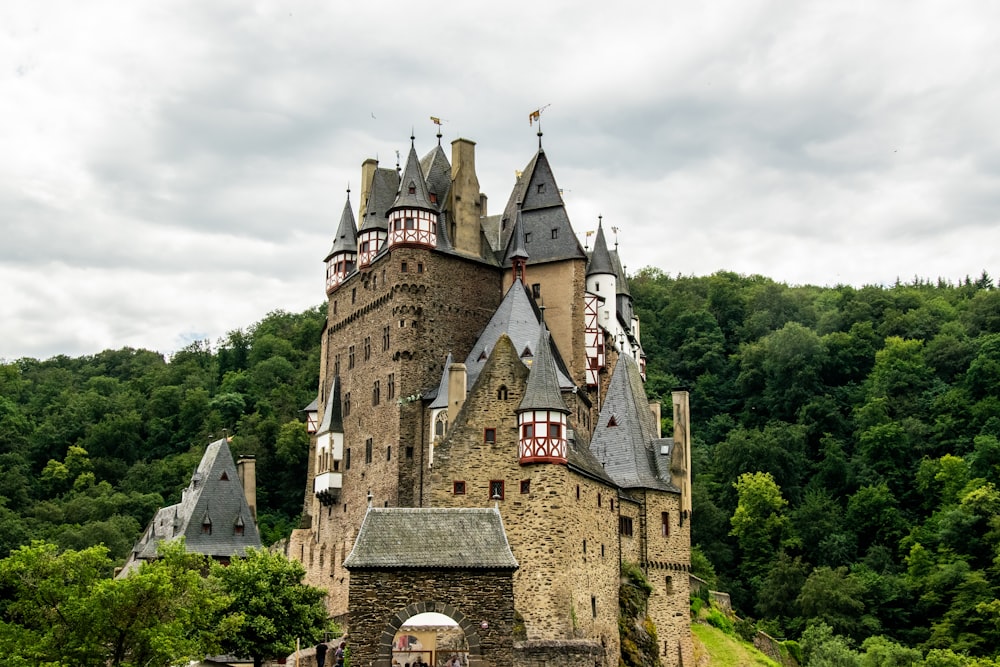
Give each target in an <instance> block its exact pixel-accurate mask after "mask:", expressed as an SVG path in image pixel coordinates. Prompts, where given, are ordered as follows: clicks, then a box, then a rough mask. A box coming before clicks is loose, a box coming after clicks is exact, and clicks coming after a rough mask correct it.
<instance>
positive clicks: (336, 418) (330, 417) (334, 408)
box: [316, 375, 344, 434]
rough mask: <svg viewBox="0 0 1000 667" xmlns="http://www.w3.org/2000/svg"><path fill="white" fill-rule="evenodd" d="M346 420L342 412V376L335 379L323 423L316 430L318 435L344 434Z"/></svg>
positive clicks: (324, 412) (327, 401)
mask: <svg viewBox="0 0 1000 667" xmlns="http://www.w3.org/2000/svg"><path fill="white" fill-rule="evenodd" d="M343 432H344V418H343V416H342V415H341V412H340V376H339V375H336V376H334V378H333V386H332V387H330V393H329V394H327V397H326V409H325V410H323V421H322V422H321V423H320V425H319V429H317V430H316V433H317V434H323V433H343Z"/></svg>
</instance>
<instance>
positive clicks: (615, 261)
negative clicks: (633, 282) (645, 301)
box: [611, 249, 632, 296]
mask: <svg viewBox="0 0 1000 667" xmlns="http://www.w3.org/2000/svg"><path fill="white" fill-rule="evenodd" d="M611 265H612V266H614V267H615V275H616V276H618V280H617V281H616V282H615V287H616V288H617V291H618V293H619V294H624V295H626V296H632V293H631V292H630V291H629V289H628V278H627V277H626V276H625V269H624V268H623V267H622V260H621V256H620V255H619V254H618V250H617V249H615V250H612V251H611Z"/></svg>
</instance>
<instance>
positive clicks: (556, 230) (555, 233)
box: [552, 227, 559, 239]
mask: <svg viewBox="0 0 1000 667" xmlns="http://www.w3.org/2000/svg"><path fill="white" fill-rule="evenodd" d="M552 238H554V239H557V238H559V228H558V227H553V228H552Z"/></svg>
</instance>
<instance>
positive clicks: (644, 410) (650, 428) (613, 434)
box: [590, 355, 680, 493]
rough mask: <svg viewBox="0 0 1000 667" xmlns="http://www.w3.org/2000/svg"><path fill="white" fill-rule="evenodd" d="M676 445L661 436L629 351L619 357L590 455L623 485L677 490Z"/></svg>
mask: <svg viewBox="0 0 1000 667" xmlns="http://www.w3.org/2000/svg"><path fill="white" fill-rule="evenodd" d="M612 418H613V420H614V421H613V422H612ZM672 445H673V441H672V440H671V439H669V438H658V437H657V430H656V417H655V416H654V415H653V413H652V411H651V410H650V409H649V401H648V399H647V398H646V392H645V390H644V388H643V383H642V376H641V375H640V372H639V366H638V365H637V364H636V362H635V360H633V359H632V358H631V357H629V356H627V355H622V356H620V357H618V364H617V365H616V366H615V370H614V373H613V374H612V375H611V382H610V383H609V385H608V392H607V395H606V396H605V397H604V404H603V405H602V406H601V414H600V416H598V421H597V427H596V428H595V429H594V436H593V438H592V439H591V441H590V451H591V453H592V454H593V455H594V457H595V458H596V459H597V460H598V461H600V462H601V463H602V464H603V465H604V470H605V471H606V472H607V473H608V475H610V476H611V478H612V479H613V480H614V481H615V482H616V483H617V484H618V486H620V487H622V488H624V489H632V488H645V489H658V490H661V491H675V492H678V493H679V492H680V489H678V488H677V487H676V486H674V485H673V484H672V483H671V482H670V473H669V470H670V448H671V447H672Z"/></svg>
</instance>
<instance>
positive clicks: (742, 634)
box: [736, 618, 757, 644]
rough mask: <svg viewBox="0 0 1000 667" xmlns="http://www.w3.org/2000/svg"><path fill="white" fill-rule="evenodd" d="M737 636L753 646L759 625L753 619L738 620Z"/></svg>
mask: <svg viewBox="0 0 1000 667" xmlns="http://www.w3.org/2000/svg"><path fill="white" fill-rule="evenodd" d="M736 634H737V636H739V638H740V639H742V640H743V641H745V642H750V643H751V644H752V643H753V640H754V637H756V636H757V623H756V622H755V621H754V620H753V619H752V618H738V619H736Z"/></svg>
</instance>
